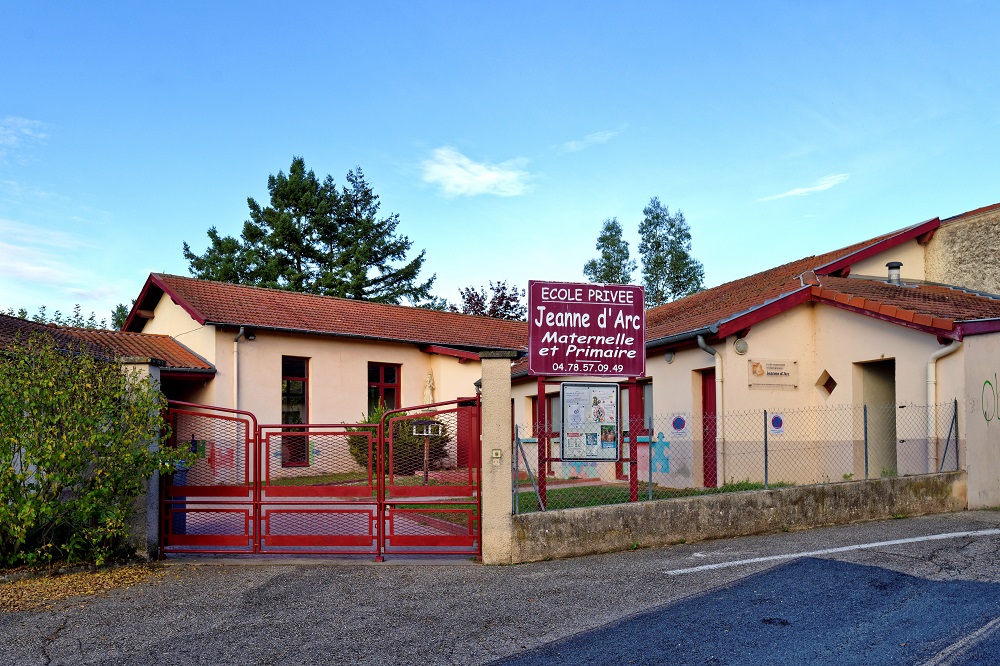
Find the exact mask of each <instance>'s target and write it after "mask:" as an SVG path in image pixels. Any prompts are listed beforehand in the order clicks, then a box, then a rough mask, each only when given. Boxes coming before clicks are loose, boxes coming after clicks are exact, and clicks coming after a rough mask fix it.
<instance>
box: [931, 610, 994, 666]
mask: <svg viewBox="0 0 1000 666" xmlns="http://www.w3.org/2000/svg"><path fill="white" fill-rule="evenodd" d="M997 629H1000V617H998V618H994V619H993V620H991V621H989V622H987V623H986V624H984V625H983V626H982V627H980V628H979V629H978V630H976V631H974V632H972V633H971V634H969V635H968V636H966V637H965V638H962V639H961V640H958V641H955V642H954V643H952V644H951V645H949V646H948V647H946V648H945V649H943V650H941V651H940V652H938V653H937V654H936V655H934V656H933V657H931V658H930V659H928V660H927V661H925V662H924V663H923V664H921V665H920V666H950V665H951V664H954V663H955V660H956V659H958V658H960V657H961V656H962V655H964V654H965V653H966V652H968V651H969V650H970V649H972V648H973V647H975V646H976V645H977V644H978V643H981V642H982V641H984V640H985V639H986V638H987V637H989V635H990V634H992V633H993V632H995V631H996V630H997Z"/></svg>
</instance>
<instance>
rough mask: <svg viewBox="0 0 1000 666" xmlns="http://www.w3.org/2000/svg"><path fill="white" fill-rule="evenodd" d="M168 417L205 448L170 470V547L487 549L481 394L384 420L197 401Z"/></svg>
mask: <svg viewBox="0 0 1000 666" xmlns="http://www.w3.org/2000/svg"><path fill="white" fill-rule="evenodd" d="M169 420H170V424H171V428H172V433H173V436H172V442H171V444H172V445H174V446H190V447H192V450H194V451H197V453H198V459H197V460H196V461H195V462H194V463H193V464H191V465H190V467H189V468H187V469H183V470H178V471H177V472H176V473H175V474H173V475H172V476H168V477H166V479H165V481H164V484H163V503H162V514H161V515H162V521H161V552H162V553H163V554H167V553H213V554H223V553H264V554H354V555H358V554H360V555H375V556H376V558H381V555H382V554H421V555H428V554H463V555H478V554H479V553H480V552H481V539H480V517H479V516H480V503H479V481H480V469H481V467H480V455H479V441H480V438H479V434H480V427H479V402H478V399H474V398H473V399H464V400H461V401H452V402H449V403H441V404H436V405H428V406H421V407H416V408H410V409H408V410H405V411H404V410H395V411H393V412H389V413H387V414H386V416H385V419H384V420H383V421H382V423H380V424H335V425H329V424H327V425H316V424H302V425H299V424H295V425H288V424H282V425H262V426H259V427H258V426H257V425H256V419H255V418H254V416H253V415H252V414H250V413H248V412H238V411H236V410H227V409H219V408H211V407H206V406H199V405H192V404H189V403H171V409H170V411H169Z"/></svg>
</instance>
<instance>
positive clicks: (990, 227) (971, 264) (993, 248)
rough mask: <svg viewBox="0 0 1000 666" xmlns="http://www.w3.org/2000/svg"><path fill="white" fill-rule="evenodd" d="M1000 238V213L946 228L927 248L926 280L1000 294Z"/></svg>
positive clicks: (986, 213) (963, 220) (984, 214)
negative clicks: (998, 239) (999, 239)
mask: <svg viewBox="0 0 1000 666" xmlns="http://www.w3.org/2000/svg"><path fill="white" fill-rule="evenodd" d="M997 238H1000V209H993V210H986V211H983V212H982V213H978V214H972V215H969V216H966V217H962V218H961V219H958V220H955V221H954V222H950V223H947V224H943V225H942V226H941V227H940V228H939V229H938V230H937V231H936V232H934V239H933V240H932V241H931V242H930V243H929V244H928V245H927V253H926V259H925V261H926V264H925V269H924V270H925V274H926V279H927V280H928V281H930V282H941V283H944V284H953V285H957V286H960V287H965V288H967V289H974V290H976V291H984V292H987V293H990V294H1000V244H997V242H996V240H995V239H997Z"/></svg>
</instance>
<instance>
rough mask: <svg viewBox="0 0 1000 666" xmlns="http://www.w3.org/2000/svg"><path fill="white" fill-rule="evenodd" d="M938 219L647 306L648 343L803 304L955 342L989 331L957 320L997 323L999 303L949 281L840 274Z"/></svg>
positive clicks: (679, 339) (722, 330)
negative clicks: (903, 282) (901, 282)
mask: <svg viewBox="0 0 1000 666" xmlns="http://www.w3.org/2000/svg"><path fill="white" fill-rule="evenodd" d="M993 208H1000V204H997V205H995V206H990V207H986V208H983V209H979V210H977V211H973V213H977V212H983V211H986V210H991V209H993ZM969 214H971V213H967V214H964V215H962V216H956V217H955V218H949V220H948V221H949V222H951V221H954V220H956V219H959V218H961V217H964V216H965V215H969ZM941 224H942V223H941V221H940V220H938V219H933V220H928V221H927V222H923V223H921V224H918V225H914V226H912V227H907V228H906V229H902V230H900V231H896V232H893V233H890V234H885V235H883V236H879V237H876V238H873V239H871V240H867V241H864V242H862V243H857V244H855V245H851V246H848V247H846V248H843V249H840V250H836V251H833V252H827V253H825V254H821V255H817V256H812V257H806V258H804V259H799V260H798V261H793V262H790V263H788V264H784V265H782V266H778V267H776V268H771V269H769V270H766V271H762V272H760V273H757V274H755V275H751V276H749V277H745V278H742V279H739V280H734V281H733V282H728V283H726V284H723V285H720V286H718V287H714V288H712V289H706V290H705V291H702V292H700V293H698V294H694V295H693V296H688V297H687V298H683V299H680V300H678V301H674V302H672V303H667V304H665V305H661V306H660V307H657V308H653V309H651V310H649V311H647V313H646V340H647V344H649V345H651V346H669V345H671V344H675V343H683V342H685V341H686V342H687V343H688V344H690V340H691V339H693V338H694V337H695V336H696V335H698V334H703V335H705V337H706V338H709V337H716V338H718V337H725V336H727V335H731V334H733V333H736V332H738V331H740V330H742V329H745V328H747V327H749V326H751V325H752V324H754V323H756V322H759V321H762V320H764V319H767V318H769V317H771V316H774V315H775V314H778V313H779V312H782V311H784V310H787V309H788V308H790V307H794V306H795V305H798V304H799V303H804V302H806V301H817V302H823V303H827V304H832V305H837V306H843V307H845V308H847V309H854V310H855V311H858V312H862V313H864V314H868V315H869V316H876V317H878V318H881V319H887V320H889V321H893V322H894V323H898V324H901V325H904V326H910V327H912V328H920V329H922V330H926V331H928V332H935V333H939V334H941V335H943V336H944V337H953V338H959V339H960V338H961V337H962V336H963V335H970V334H974V333H977V332H986V331H987V330H994V328H995V326H997V325H1000V321H998V323H997V324H990V325H989V326H985V325H983V324H976V325H973V324H971V323H962V322H972V321H975V320H983V319H988V320H1000V301H998V300H997V299H996V298H991V297H989V296H987V295H982V294H974V293H969V292H966V291H962V290H959V289H954V288H950V287H948V286H940V285H938V286H935V285H929V284H921V285H912V284H911V285H908V286H905V287H899V286H896V285H890V284H887V283H886V282H883V281H879V280H871V279H867V280H865V279H857V278H849V277H846V276H847V275H848V274H849V273H850V267H851V265H852V264H854V263H857V262H858V261H860V260H862V259H865V258H867V257H870V256H873V255H875V254H878V253H881V252H884V251H885V250H887V249H890V248H892V247H895V246H897V245H899V244H901V243H903V242H906V241H909V240H915V239H921V240H923V238H926V237H927V235H928V234H930V233H931V232H933V231H934V230H935V229H937V228H938V227H939V226H940V225H941ZM922 237H923V238H922ZM866 302H867V306H866Z"/></svg>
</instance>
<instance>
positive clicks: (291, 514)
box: [258, 424, 378, 555]
mask: <svg viewBox="0 0 1000 666" xmlns="http://www.w3.org/2000/svg"><path fill="white" fill-rule="evenodd" d="M258 441H259V449H260V457H261V461H262V462H261V482H260V500H259V502H260V503H259V515H260V521H261V526H260V541H259V551H260V552H262V553H283V554H355V555H356V554H371V555H376V554H377V553H378V502H377V494H378V483H377V479H376V474H375V471H376V469H377V465H378V460H377V456H376V455H374V454H375V449H376V442H377V441H378V426H377V425H369V424H355V425H312V424H305V425H301V426H299V425H296V426H289V425H264V426H261V427H260V429H259V436H258Z"/></svg>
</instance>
